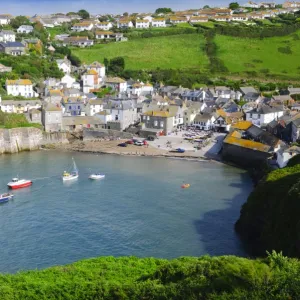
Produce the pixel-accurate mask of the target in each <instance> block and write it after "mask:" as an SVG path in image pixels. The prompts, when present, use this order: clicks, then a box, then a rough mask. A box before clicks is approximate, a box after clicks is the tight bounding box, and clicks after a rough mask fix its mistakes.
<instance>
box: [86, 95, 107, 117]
mask: <svg viewBox="0 0 300 300" xmlns="http://www.w3.org/2000/svg"><path fill="white" fill-rule="evenodd" d="M103 107H104V104H103V101H102V100H101V99H92V100H90V101H89V102H88V103H87V105H86V114H87V116H94V115H95V114H97V113H99V112H101V111H103Z"/></svg>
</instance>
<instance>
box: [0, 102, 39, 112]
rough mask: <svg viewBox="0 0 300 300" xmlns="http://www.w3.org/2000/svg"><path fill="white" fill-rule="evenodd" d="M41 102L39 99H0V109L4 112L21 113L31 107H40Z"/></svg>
mask: <svg viewBox="0 0 300 300" xmlns="http://www.w3.org/2000/svg"><path fill="white" fill-rule="evenodd" d="M41 107H42V102H41V101H40V100H27V101H25V100H19V101H18V100H2V101H1V99H0V109H1V111H3V112H5V113H16V114H23V113H26V112H28V111H30V110H31V109H40V108H41Z"/></svg>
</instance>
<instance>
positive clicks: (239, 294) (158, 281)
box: [0, 252, 300, 300]
mask: <svg viewBox="0 0 300 300" xmlns="http://www.w3.org/2000/svg"><path fill="white" fill-rule="evenodd" d="M299 283H300V262H299V261H298V260H295V259H288V258H285V257H283V256H282V255H281V254H276V253H275V252H274V253H272V254H270V255H269V256H268V257H267V258H266V259H263V260H249V259H245V258H238V257H234V256H224V257H208V256H204V257H200V258H179V259H175V260H171V261H168V260H164V259H154V258H144V259H139V258H135V257H124V258H113V257H102V258H95V259H88V260H83V261H79V262H76V263H74V264H71V265H67V266H59V267H52V268H49V269H46V270H42V271H28V272H21V273H18V274H15V275H1V276H0V299H2V300H7V299H14V300H16V299H22V300H23V299H38V300H42V299H47V300H48V299H78V300H82V299H299V297H300V284H299Z"/></svg>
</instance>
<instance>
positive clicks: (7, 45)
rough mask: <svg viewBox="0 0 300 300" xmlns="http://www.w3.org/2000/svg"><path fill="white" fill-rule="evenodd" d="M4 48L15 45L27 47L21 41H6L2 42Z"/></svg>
mask: <svg viewBox="0 0 300 300" xmlns="http://www.w3.org/2000/svg"><path fill="white" fill-rule="evenodd" d="M0 44H1V45H2V46H3V47H4V48H7V47H9V48H13V47H22V48H25V46H24V45H23V44H22V43H21V42H6V43H0Z"/></svg>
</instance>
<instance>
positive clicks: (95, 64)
mask: <svg viewBox="0 0 300 300" xmlns="http://www.w3.org/2000/svg"><path fill="white" fill-rule="evenodd" d="M85 67H86V69H87V71H89V70H95V71H96V72H97V73H98V77H99V78H104V77H105V72H106V70H105V66H104V65H103V64H100V63H99V62H97V61H94V62H93V63H91V64H90V65H86V66H85Z"/></svg>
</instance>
